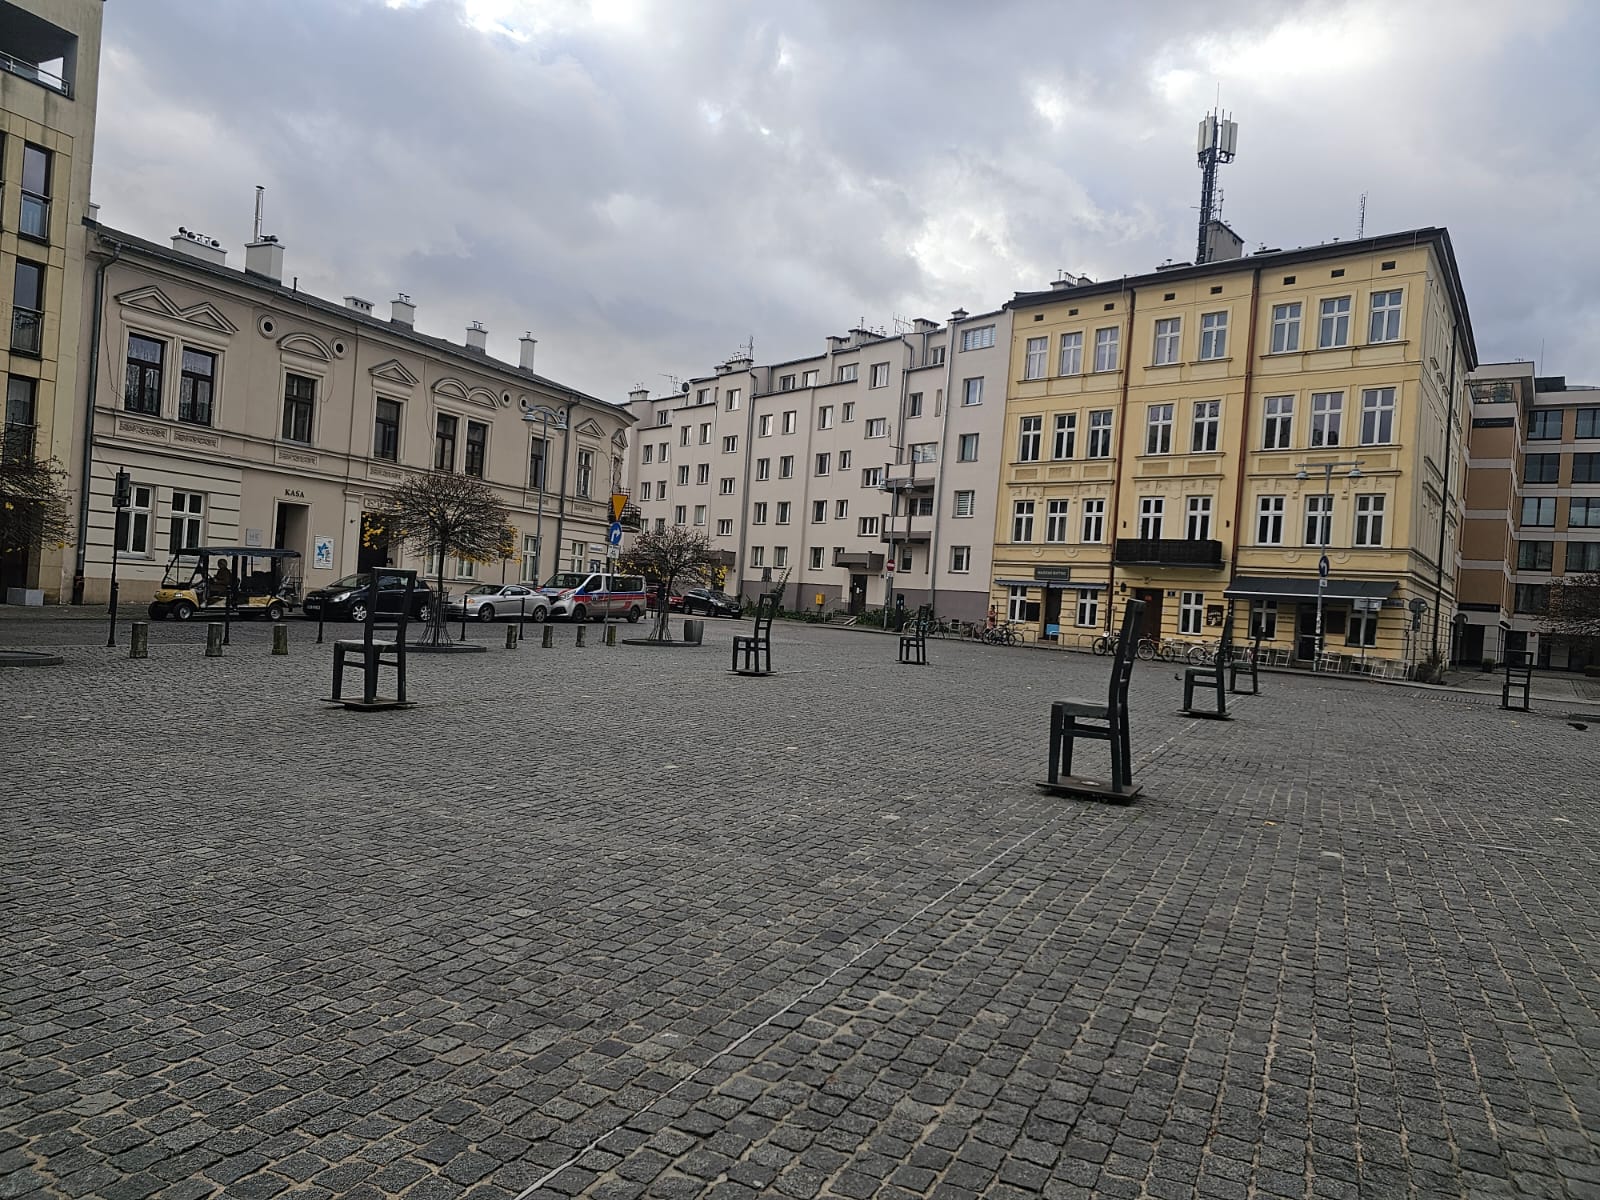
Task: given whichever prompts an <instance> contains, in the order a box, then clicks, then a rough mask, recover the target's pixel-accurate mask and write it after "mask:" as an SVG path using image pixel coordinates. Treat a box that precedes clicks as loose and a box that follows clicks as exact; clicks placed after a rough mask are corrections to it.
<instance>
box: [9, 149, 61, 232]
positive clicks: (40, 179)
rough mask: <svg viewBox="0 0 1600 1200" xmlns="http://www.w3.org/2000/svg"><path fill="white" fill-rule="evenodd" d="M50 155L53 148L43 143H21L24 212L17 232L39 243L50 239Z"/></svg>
mask: <svg viewBox="0 0 1600 1200" xmlns="http://www.w3.org/2000/svg"><path fill="white" fill-rule="evenodd" d="M50 158H51V155H50V151H48V150H46V149H44V148H43V147H42V146H35V145H34V144H33V143H32V142H24V143H23V144H22V211H21V213H20V219H19V222H18V225H17V232H18V233H19V234H21V235H22V236H23V237H25V238H32V239H33V240H34V241H36V242H48V241H49V240H50ZM69 190H70V189H69Z"/></svg>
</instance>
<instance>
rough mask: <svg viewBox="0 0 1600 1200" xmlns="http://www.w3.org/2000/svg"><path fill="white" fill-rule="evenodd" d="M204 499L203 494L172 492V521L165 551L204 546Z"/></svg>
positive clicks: (174, 551) (168, 530) (175, 551)
mask: <svg viewBox="0 0 1600 1200" xmlns="http://www.w3.org/2000/svg"><path fill="white" fill-rule="evenodd" d="M205 512H206V497H205V493H204V492H173V493H172V520H171V524H170V525H169V526H168V529H167V549H168V550H170V551H172V552H173V553H174V554H176V553H177V552H178V551H179V550H194V549H197V548H199V547H200V546H203V545H205V541H204V539H203V538H202V534H203V532H204V527H205Z"/></svg>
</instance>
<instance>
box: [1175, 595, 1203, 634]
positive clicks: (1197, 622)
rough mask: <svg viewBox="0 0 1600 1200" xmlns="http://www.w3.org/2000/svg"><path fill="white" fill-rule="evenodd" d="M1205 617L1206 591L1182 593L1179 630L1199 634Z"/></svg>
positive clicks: (1179, 601) (1179, 609)
mask: <svg viewBox="0 0 1600 1200" xmlns="http://www.w3.org/2000/svg"><path fill="white" fill-rule="evenodd" d="M1205 619H1206V595H1205V593H1204V592H1183V593H1181V594H1180V596H1179V600H1178V632H1179V633H1186V634H1198V633H1199V632H1200V631H1201V629H1202V627H1203V626H1204V625H1205Z"/></svg>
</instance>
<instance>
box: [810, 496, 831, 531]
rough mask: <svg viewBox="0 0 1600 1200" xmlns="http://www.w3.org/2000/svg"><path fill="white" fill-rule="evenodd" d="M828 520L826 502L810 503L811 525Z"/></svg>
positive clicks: (815, 501)
mask: <svg viewBox="0 0 1600 1200" xmlns="http://www.w3.org/2000/svg"><path fill="white" fill-rule="evenodd" d="M827 519H828V502H827V501H826V500H813V501H812V502H811V523H812V524H813V525H820V524H822V523H823V522H824V521H826V520H827Z"/></svg>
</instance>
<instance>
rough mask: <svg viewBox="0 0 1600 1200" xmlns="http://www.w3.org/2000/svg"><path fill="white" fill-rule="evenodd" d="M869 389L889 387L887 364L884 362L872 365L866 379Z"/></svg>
mask: <svg viewBox="0 0 1600 1200" xmlns="http://www.w3.org/2000/svg"><path fill="white" fill-rule="evenodd" d="M867 386H868V387H869V388H882V387H888V386H889V364H888V363H886V362H882V363H873V364H872V370H871V372H870V374H869V376H868V379H867Z"/></svg>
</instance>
